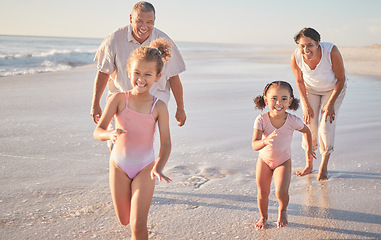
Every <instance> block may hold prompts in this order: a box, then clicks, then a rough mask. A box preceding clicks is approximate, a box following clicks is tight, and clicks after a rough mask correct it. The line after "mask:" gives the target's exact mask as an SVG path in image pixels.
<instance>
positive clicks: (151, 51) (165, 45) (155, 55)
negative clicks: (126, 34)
mask: <svg viewBox="0 0 381 240" xmlns="http://www.w3.org/2000/svg"><path fill="white" fill-rule="evenodd" d="M171 47H172V42H170V41H168V40H165V39H164V38H159V39H156V40H154V41H152V42H151V43H150V45H149V46H141V47H139V48H137V49H135V51H133V52H132V53H131V55H130V57H129V59H128V61H127V69H130V66H131V63H132V61H135V60H144V61H149V62H156V67H157V68H156V69H157V71H156V72H157V74H159V73H160V72H161V70H163V66H164V63H166V62H167V61H168V60H169V58H170V57H171V50H170V49H171Z"/></svg>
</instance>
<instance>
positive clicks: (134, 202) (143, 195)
mask: <svg viewBox="0 0 381 240" xmlns="http://www.w3.org/2000/svg"><path fill="white" fill-rule="evenodd" d="M153 166H154V163H151V164H150V165H148V166H147V167H145V168H144V169H143V170H142V171H141V172H139V173H138V175H137V176H136V177H135V178H134V180H133V181H132V185H131V195H132V196H131V217H130V227H131V233H132V236H131V239H139V240H140V239H148V230H147V219H148V212H149V208H150V206H151V201H152V196H153V191H154V188H155V179H151V175H150V173H151V170H152V168H153Z"/></svg>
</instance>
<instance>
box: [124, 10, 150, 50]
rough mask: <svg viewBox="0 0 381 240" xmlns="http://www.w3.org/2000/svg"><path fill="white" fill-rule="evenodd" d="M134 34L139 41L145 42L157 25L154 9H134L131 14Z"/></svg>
mask: <svg viewBox="0 0 381 240" xmlns="http://www.w3.org/2000/svg"><path fill="white" fill-rule="evenodd" d="M130 23H131V27H132V35H133V36H134V38H135V39H136V41H138V42H139V43H143V42H144V41H145V40H147V38H148V37H149V35H150V34H151V33H152V30H153V27H154V25H155V13H154V12H153V11H149V12H143V11H140V10H136V11H133V12H132V13H131V15H130Z"/></svg>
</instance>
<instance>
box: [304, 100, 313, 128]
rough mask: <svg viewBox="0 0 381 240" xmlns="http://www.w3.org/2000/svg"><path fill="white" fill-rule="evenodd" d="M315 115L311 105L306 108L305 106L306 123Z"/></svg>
mask: <svg viewBox="0 0 381 240" xmlns="http://www.w3.org/2000/svg"><path fill="white" fill-rule="evenodd" d="M314 117H315V113H314V110H313V109H312V108H311V106H310V105H308V106H307V107H306V108H304V111H303V122H304V123H305V124H307V125H308V124H310V122H311V119H312V118H314Z"/></svg>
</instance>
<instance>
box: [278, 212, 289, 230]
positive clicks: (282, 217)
mask: <svg viewBox="0 0 381 240" xmlns="http://www.w3.org/2000/svg"><path fill="white" fill-rule="evenodd" d="M287 225H288V221H287V211H286V210H285V211H281V212H280V213H279V218H278V223H277V226H278V228H282V227H285V226H287Z"/></svg>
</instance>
